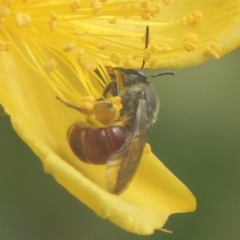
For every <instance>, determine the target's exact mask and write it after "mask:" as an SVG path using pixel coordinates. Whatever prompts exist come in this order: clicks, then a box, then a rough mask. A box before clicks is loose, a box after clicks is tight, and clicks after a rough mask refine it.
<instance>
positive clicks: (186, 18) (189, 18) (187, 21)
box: [182, 14, 193, 25]
mask: <svg viewBox="0 0 240 240" xmlns="http://www.w3.org/2000/svg"><path fill="white" fill-rule="evenodd" d="M192 22H193V16H192V15H190V14H189V15H186V16H184V17H183V18H182V23H183V24H184V25H189V24H191V23H192Z"/></svg>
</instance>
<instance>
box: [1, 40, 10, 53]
mask: <svg viewBox="0 0 240 240" xmlns="http://www.w3.org/2000/svg"><path fill="white" fill-rule="evenodd" d="M11 45H12V44H11V43H10V42H1V41H0V52H3V51H5V52H7V51H9V50H10V48H11Z"/></svg>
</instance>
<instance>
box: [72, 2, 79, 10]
mask: <svg viewBox="0 0 240 240" xmlns="http://www.w3.org/2000/svg"><path fill="white" fill-rule="evenodd" d="M80 8H81V4H80V1H73V2H72V4H71V10H72V11H73V12H76V11H77V10H78V9H80Z"/></svg>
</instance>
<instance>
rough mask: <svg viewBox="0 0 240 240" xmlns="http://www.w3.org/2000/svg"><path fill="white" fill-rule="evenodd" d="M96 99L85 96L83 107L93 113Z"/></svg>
mask: <svg viewBox="0 0 240 240" xmlns="http://www.w3.org/2000/svg"><path fill="white" fill-rule="evenodd" d="M95 101H96V100H95V98H94V97H93V96H85V97H83V98H82V101H81V102H82V107H83V108H84V109H86V110H88V111H91V110H92V109H93V107H94V103H95Z"/></svg>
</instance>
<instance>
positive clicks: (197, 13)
mask: <svg viewBox="0 0 240 240" xmlns="http://www.w3.org/2000/svg"><path fill="white" fill-rule="evenodd" d="M192 16H193V19H194V22H196V23H199V22H201V21H202V18H203V16H202V12H200V11H198V10H195V11H193V12H192Z"/></svg>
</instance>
